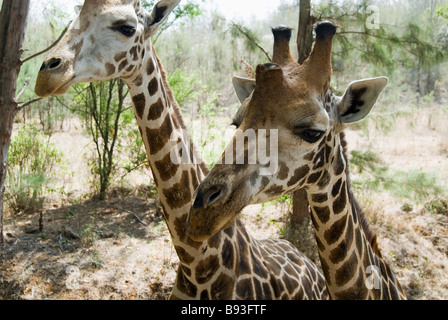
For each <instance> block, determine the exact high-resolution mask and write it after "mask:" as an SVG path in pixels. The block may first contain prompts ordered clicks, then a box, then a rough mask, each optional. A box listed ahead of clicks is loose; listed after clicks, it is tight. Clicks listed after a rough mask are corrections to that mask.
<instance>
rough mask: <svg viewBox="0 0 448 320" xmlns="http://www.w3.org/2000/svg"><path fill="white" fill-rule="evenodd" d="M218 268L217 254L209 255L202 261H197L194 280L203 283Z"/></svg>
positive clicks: (208, 279)
mask: <svg viewBox="0 0 448 320" xmlns="http://www.w3.org/2000/svg"><path fill="white" fill-rule="evenodd" d="M218 269H219V259H218V256H217V255H211V256H209V257H208V258H205V259H204V260H202V261H199V263H198V265H197V266H196V281H197V282H198V283H199V284H204V283H207V282H208V281H210V279H211V278H212V277H213V276H214V275H215V273H216V271H218Z"/></svg>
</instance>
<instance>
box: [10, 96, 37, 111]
mask: <svg viewBox="0 0 448 320" xmlns="http://www.w3.org/2000/svg"><path fill="white" fill-rule="evenodd" d="M39 100H42V98H34V99H32V100H30V101H27V102H24V103H21V104H19V105H18V106H17V108H16V110H17V111H20V110H22V109H23V108H25V107H28V106H29V105H30V104H33V103H35V102H37V101H39Z"/></svg>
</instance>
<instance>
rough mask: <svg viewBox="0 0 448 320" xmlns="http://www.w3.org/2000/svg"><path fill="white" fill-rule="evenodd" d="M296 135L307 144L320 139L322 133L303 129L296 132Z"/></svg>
mask: <svg viewBox="0 0 448 320" xmlns="http://www.w3.org/2000/svg"><path fill="white" fill-rule="evenodd" d="M296 135H297V136H299V137H300V138H302V139H303V140H305V141H307V142H309V143H314V142H317V141H319V140H320V138H322V136H323V135H324V132H323V131H319V130H312V129H305V130H301V131H299V132H297V133H296Z"/></svg>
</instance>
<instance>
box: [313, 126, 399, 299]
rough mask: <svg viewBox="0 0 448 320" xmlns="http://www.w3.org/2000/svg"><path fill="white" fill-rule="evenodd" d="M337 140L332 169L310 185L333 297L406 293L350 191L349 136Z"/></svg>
mask: <svg viewBox="0 0 448 320" xmlns="http://www.w3.org/2000/svg"><path fill="white" fill-rule="evenodd" d="M335 140H336V144H335V148H334V149H333V154H331V153H327V154H328V155H329V157H330V159H331V158H332V159H334V160H333V161H332V163H331V164H330V166H329V168H330V169H329V171H326V172H325V171H324V172H323V174H322V175H321V178H320V181H318V182H317V186H314V187H311V188H308V190H307V193H308V201H309V203H310V208H311V212H312V220H313V224H314V227H315V233H316V240H317V244H318V251H319V256H320V260H321V263H322V268H323V272H324V275H325V278H326V281H327V287H328V291H329V293H330V296H331V297H332V298H334V299H395V298H405V296H404V293H403V291H402V289H401V287H400V285H399V283H398V281H397V279H396V278H395V276H394V275H393V273H392V272H391V270H390V268H389V266H388V265H387V264H386V262H385V261H384V260H382V257H381V253H380V252H379V250H378V247H377V244H376V236H375V235H374V234H373V233H371V232H370V230H369V228H368V224H367V221H366V220H365V217H364V213H363V212H362V210H361V209H360V206H359V204H358V203H357V201H356V199H355V197H354V194H353V192H352V191H351V187H350V180H349V171H348V162H347V158H346V156H345V150H344V147H345V141H344V137H343V135H342V134H341V135H337V136H336V137H335ZM324 181H326V182H327V184H326V185H324ZM320 182H322V183H320ZM319 184H320V186H319Z"/></svg>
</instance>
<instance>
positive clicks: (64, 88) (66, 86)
mask: <svg viewBox="0 0 448 320" xmlns="http://www.w3.org/2000/svg"><path fill="white" fill-rule="evenodd" d="M75 78H76V75H73V77H71V79H70V80H68V81H67V82H65V83H64V84H63V85H62V86H60V87H59V88H57V89H56V90H55V91H54V92H53V94H55V95H58V96H59V95H63V94H65V93H66V92H67V91H68V89H70V87H71V86H72V85H73V84H74V80H75Z"/></svg>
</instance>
